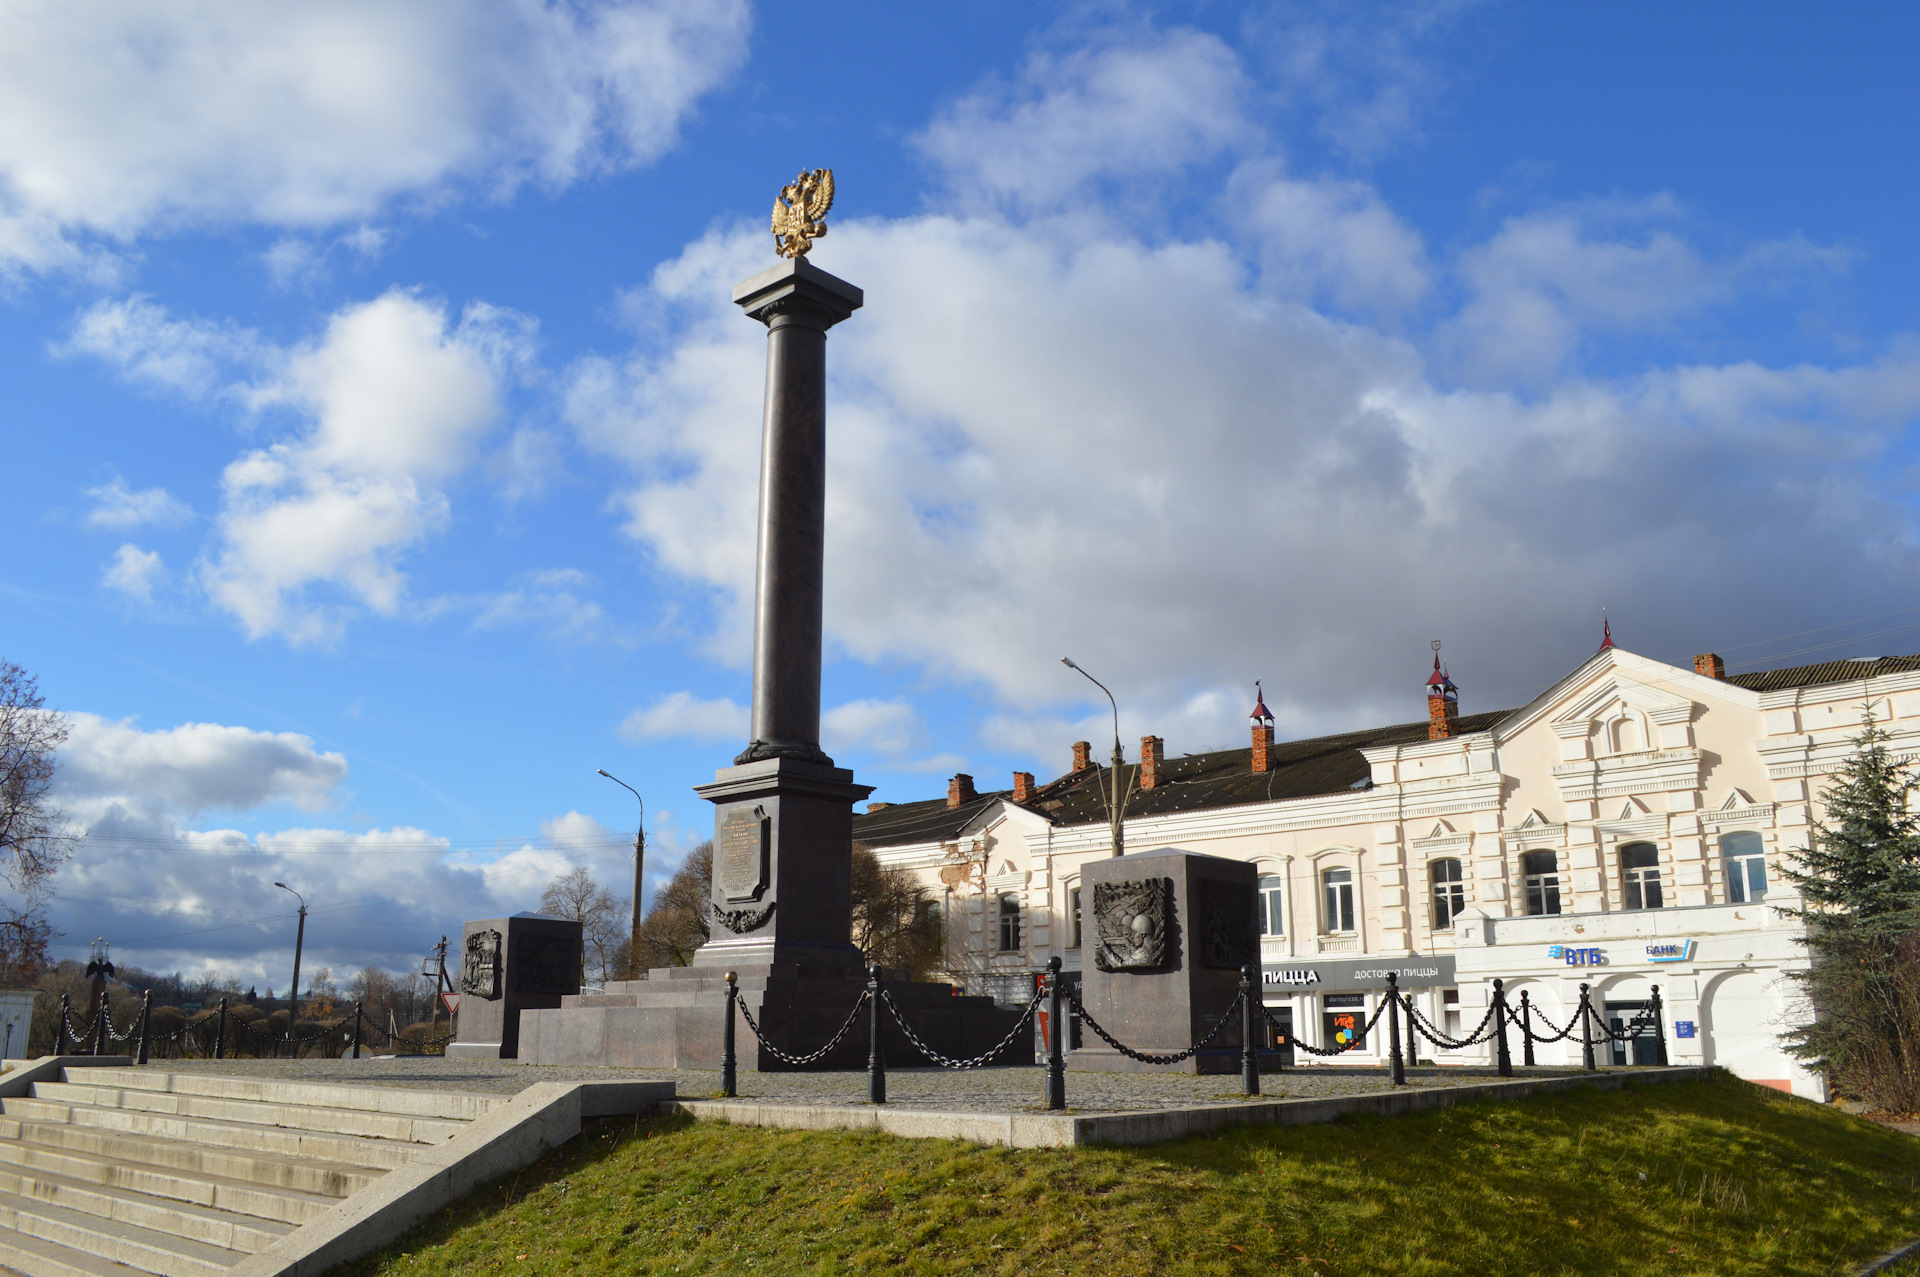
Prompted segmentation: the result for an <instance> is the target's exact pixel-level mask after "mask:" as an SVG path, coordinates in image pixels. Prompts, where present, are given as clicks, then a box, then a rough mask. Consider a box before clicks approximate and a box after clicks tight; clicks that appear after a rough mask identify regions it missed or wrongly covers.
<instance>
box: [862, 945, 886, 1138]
mask: <svg viewBox="0 0 1920 1277" xmlns="http://www.w3.org/2000/svg"><path fill="white" fill-rule="evenodd" d="M868 974H869V975H871V976H872V979H870V980H869V981H868V982H867V997H868V998H870V999H872V1002H873V1005H872V1007H871V1008H869V1010H868V1017H867V1023H868V1024H869V1025H870V1026H871V1028H870V1029H869V1032H868V1036H869V1037H870V1038H871V1039H872V1042H871V1044H870V1045H869V1046H868V1048H867V1103H869V1104H885V1103H886V1102H887V1052H886V1048H885V1047H884V1046H882V1045H881V1043H880V1023H881V1020H880V977H881V976H882V975H885V974H886V968H885V967H882V966H880V965H879V964H878V963H876V964H874V966H872V967H871V968H869V969H868Z"/></svg>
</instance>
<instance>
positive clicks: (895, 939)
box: [853, 843, 946, 980]
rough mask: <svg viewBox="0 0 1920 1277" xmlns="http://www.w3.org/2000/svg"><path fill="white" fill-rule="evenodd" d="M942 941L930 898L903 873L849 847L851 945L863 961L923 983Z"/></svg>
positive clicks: (861, 848)
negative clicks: (851, 861) (851, 868)
mask: <svg viewBox="0 0 1920 1277" xmlns="http://www.w3.org/2000/svg"><path fill="white" fill-rule="evenodd" d="M945 941H946V937H945V935H944V934H943V933H942V929H941V924H940V915H939V913H938V912H937V911H936V908H935V903H934V899H933V895H932V893H931V892H929V891H928V890H927V889H926V888H925V887H924V886H922V885H921V884H920V883H919V882H918V881H916V880H915V879H914V877H913V875H912V874H910V873H908V872H906V871H905V870H901V869H888V868H886V867H885V866H884V865H882V864H881V863H880V857H879V856H877V855H875V854H874V852H873V849H872V848H870V847H868V846H867V845H866V844H864V843H855V844H853V943H854V944H855V945H857V946H859V949H860V952H861V953H862V954H864V955H866V959H867V961H868V962H870V963H878V964H879V965H881V966H883V967H886V968H888V969H889V970H894V971H905V972H906V973H907V978H908V979H910V980H925V979H927V978H928V977H929V976H930V975H931V974H932V972H933V970H934V968H936V967H937V966H939V965H940V960H941V958H942V957H943V956H944V955H943V953H942V950H943V948H944V947H945Z"/></svg>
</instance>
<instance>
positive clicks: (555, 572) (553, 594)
mask: <svg viewBox="0 0 1920 1277" xmlns="http://www.w3.org/2000/svg"><path fill="white" fill-rule="evenodd" d="M591 586H592V579H591V578H590V577H588V576H587V574H586V573H585V572H582V571H580V570H579V569H577V568H547V569H542V570H540V571H536V572H526V573H522V574H521V577H520V580H519V583H518V584H517V585H516V586H515V588H513V589H511V590H503V591H500V592H499V593H496V594H488V595H482V596H479V597H475V598H463V599H446V600H443V601H442V606H444V607H449V608H453V607H462V606H467V607H472V608H474V609H475V616H474V619H473V623H474V625H475V627H477V628H479V629H483V630H486V629H499V628H501V627H503V626H509V625H535V626H538V627H540V629H542V630H543V631H544V632H545V633H546V634H547V636H548V637H549V638H552V639H555V640H558V641H560V642H565V643H589V642H598V641H604V640H608V639H613V638H617V637H618V636H617V635H615V634H613V633H612V631H611V630H610V629H609V627H608V625H607V614H606V609H604V608H602V607H601V606H600V605H599V604H598V603H596V602H594V601H593V600H592V599H590V598H587V597H585V592H586V591H587V590H588V589H589V588H590V587H591Z"/></svg>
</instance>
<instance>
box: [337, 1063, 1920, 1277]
mask: <svg viewBox="0 0 1920 1277" xmlns="http://www.w3.org/2000/svg"><path fill="white" fill-rule="evenodd" d="M1916 1234H1920V1139H1916V1138H1915V1137H1914V1136H1911V1135H1905V1134H1902V1133H1900V1132H1898V1131H1893V1130H1889V1129H1887V1128H1885V1127H1881V1126H1878V1125H1875V1124H1874V1123H1871V1122H1867V1121H1864V1120H1862V1119H1860V1118H1854V1117H1848V1116H1847V1115H1845V1114H1843V1113H1839V1112H1836V1111H1834V1110H1832V1109H1828V1108H1823V1107H1821V1106H1819V1105H1815V1104H1810V1103H1807V1102H1805V1101H1801V1100H1794V1099H1792V1098H1790V1097H1788V1096H1785V1095H1782V1094H1779V1093H1778V1092H1774V1091H1769V1090H1766V1089H1763V1088H1761V1087H1757V1086H1752V1085H1750V1084H1748V1083H1745V1082H1740V1081H1737V1080H1735V1079H1733V1078H1731V1077H1728V1076H1726V1075H1724V1074H1723V1075H1719V1076H1718V1077H1717V1078H1716V1079H1715V1080H1713V1081H1708V1082H1690V1083H1676V1084H1665V1085H1659V1086H1642V1087H1635V1088H1632V1089H1630V1090H1623V1091H1610V1092H1602V1091H1597V1090H1588V1089H1586V1088H1580V1089H1577V1090H1574V1091H1571V1092H1567V1093H1562V1094H1559V1095H1555V1096H1550V1097H1546V1098H1540V1099H1534V1100H1529V1101H1526V1102H1524V1103H1505V1104H1496V1103H1484V1102H1483V1103H1474V1104H1467V1105H1463V1106H1460V1107H1457V1108H1452V1109H1447V1110H1443V1111H1440V1112H1435V1113H1424V1114H1417V1115H1415V1116H1412V1117H1403V1118H1394V1119H1381V1118H1358V1119H1352V1120H1347V1121H1342V1122H1339V1123H1336V1124H1333V1125H1329V1126H1300V1127H1291V1128H1280V1129H1275V1128H1251V1129H1244V1130H1240V1131H1235V1132H1232V1133H1228V1134H1224V1135H1216V1136H1205V1137H1200V1138H1195V1139H1191V1140H1186V1141H1183V1142H1181V1143H1177V1144H1162V1145H1156V1146H1154V1147H1151V1148H1145V1149H1082V1150H1071V1151H1023V1152H1014V1151H1011V1150H1007V1149H996V1148H980V1147H977V1146H974V1145H971V1144H962V1143H959V1142H950V1141H931V1140H908V1139H897V1138H894V1137H891V1136H887V1135H879V1134H873V1133H867V1132H787V1131H770V1130H763V1129H759V1128H754V1127H729V1126H723V1125H718V1124H714V1123H704V1122H694V1121H691V1120H689V1119H684V1118H645V1119H638V1120H636V1119H632V1118H626V1119H616V1120H611V1121H607V1122H603V1123H599V1124H596V1125H593V1126H590V1127H589V1128H588V1129H587V1130H586V1131H585V1132H583V1133H582V1135H581V1136H580V1138H578V1139H576V1140H574V1141H573V1142H572V1143H571V1144H569V1145H567V1146H565V1147H563V1148H560V1149H557V1150H555V1151H554V1152H553V1153H552V1154H550V1155H549V1156H548V1157H547V1158H546V1159H545V1160H543V1161H541V1162H540V1163H538V1164H536V1165H534V1166H530V1167H528V1168H527V1169H526V1170H524V1171H522V1172H521V1173H520V1174H519V1175H518V1176H510V1177H508V1178H507V1179H505V1180H503V1181H501V1182H500V1183H498V1184H496V1185H493V1186H492V1187H490V1188H488V1189H485V1190H483V1191H481V1192H478V1193H475V1194H474V1195H473V1196H472V1197H471V1198H469V1199H468V1200H467V1201H466V1202H464V1203H462V1204H460V1205H459V1206H456V1207H454V1208H452V1209H450V1210H448V1211H445V1212H443V1213H442V1214H440V1215H438V1216H435V1217H434V1218H432V1219H430V1220H428V1221H426V1222H424V1223H423V1224H422V1225H421V1226H420V1227H419V1228H417V1229H416V1230H415V1231H414V1232H413V1233H412V1234H410V1235H409V1236H407V1237H406V1238H404V1239H403V1240H402V1241H401V1242H400V1243H399V1244H397V1245H395V1246H394V1247H392V1248H390V1249H389V1250H387V1251H385V1252H383V1253H381V1254H379V1255H377V1256H373V1257H371V1258H370V1259H367V1260H364V1261H361V1262H360V1263H358V1264H355V1265H353V1266H351V1267H349V1268H347V1269H345V1270H343V1271H345V1272H348V1273H353V1274H374V1273H382V1274H400V1273H407V1274H417V1273H455V1272H459V1273H464V1272H489V1271H506V1272H513V1273H526V1274H544V1273H744V1272H759V1273H778V1274H788V1273H867V1272H896V1271H897V1272H904V1273H1006V1274H1029V1273H1115V1274H1125V1275H1126V1277H1143V1275H1145V1274H1160V1273H1166V1274H1213V1273H1223V1274H1224V1273H1267V1272H1283V1273H1296V1274H1308V1273H1313V1274H1324V1275H1328V1277H1344V1275H1346V1274H1372V1273H1381V1274H1387V1273H1391V1274H1397V1275H1401V1277H1440V1275H1441V1274H1447V1275H1449V1277H1452V1275H1454V1274H1459V1275H1460V1277H1481V1275H1483V1274H1526V1275H1528V1277H1532V1275H1534V1274H1540V1275H1543V1277H1544V1275H1548V1274H1563V1273H1594V1274H1601V1273H1605V1274H1661V1275H1663V1277H1672V1275H1675V1274H1691V1273H1698V1274H1716V1275H1723V1274H1732V1273H1755V1274H1762V1273H1763V1274H1768V1275H1769V1277H1782V1275H1784V1274H1795V1273H1807V1274H1835V1273H1845V1272H1848V1271H1850V1270H1851V1266H1852V1265H1853V1264H1857V1263H1859V1262H1862V1261H1864V1260H1867V1259H1870V1258H1872V1257H1873V1256H1874V1255H1877V1254H1880V1253H1883V1252H1884V1251H1887V1250H1890V1249H1892V1248H1893V1247H1894V1246H1895V1245H1897V1244H1899V1243H1901V1242H1903V1241H1905V1240H1907V1239H1908V1238H1910V1237H1912V1236H1914V1235H1916ZM1903 1271H1905V1270H1904V1269H1903Z"/></svg>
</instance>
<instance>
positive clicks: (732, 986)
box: [720, 971, 740, 1099]
mask: <svg viewBox="0 0 1920 1277" xmlns="http://www.w3.org/2000/svg"><path fill="white" fill-rule="evenodd" d="M739 1005H740V973H739V972H737V971H729V972H727V1023H726V1027H725V1028H723V1029H721V1030H720V1093H721V1094H722V1095H724V1096H726V1097H727V1098H728V1099H732V1098H733V1093H734V1089H735V1082H736V1081H737V1066H736V1064H735V1062H734V1056H733V1018H734V1015H735V1013H736V1012H737V1010H738V1008H739Z"/></svg>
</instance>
